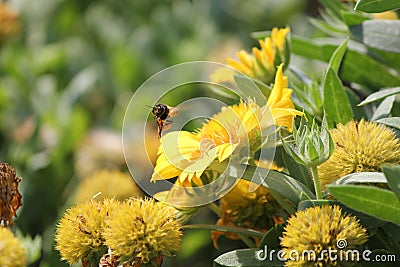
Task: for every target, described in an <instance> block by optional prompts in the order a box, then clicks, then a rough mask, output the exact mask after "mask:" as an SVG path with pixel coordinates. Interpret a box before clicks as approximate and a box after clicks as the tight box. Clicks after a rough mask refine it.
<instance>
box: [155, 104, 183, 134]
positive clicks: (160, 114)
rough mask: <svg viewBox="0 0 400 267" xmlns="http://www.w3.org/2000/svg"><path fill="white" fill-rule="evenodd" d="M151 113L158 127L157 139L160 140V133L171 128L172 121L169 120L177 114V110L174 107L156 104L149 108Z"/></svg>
mask: <svg viewBox="0 0 400 267" xmlns="http://www.w3.org/2000/svg"><path fill="white" fill-rule="evenodd" d="M151 108H152V109H151V113H153V116H154V118H155V119H156V121H157V126H158V138H159V139H160V138H161V132H162V131H163V130H167V129H168V128H169V127H171V123H172V121H170V120H168V119H169V118H171V117H173V116H175V115H176V114H177V110H176V108H174V107H170V106H167V105H165V104H157V105H155V106H153V107H151Z"/></svg>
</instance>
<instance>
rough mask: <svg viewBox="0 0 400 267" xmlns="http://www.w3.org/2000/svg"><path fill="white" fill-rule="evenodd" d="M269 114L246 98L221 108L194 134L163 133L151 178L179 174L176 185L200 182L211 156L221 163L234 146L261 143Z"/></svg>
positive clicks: (237, 147)
mask: <svg viewBox="0 0 400 267" xmlns="http://www.w3.org/2000/svg"><path fill="white" fill-rule="evenodd" d="M269 114H270V113H269V108H268V106H264V107H262V108H261V107H259V106H258V105H257V104H256V103H255V102H254V101H252V100H249V101H248V103H245V102H240V103H239V104H237V105H233V106H228V107H223V108H222V110H221V112H219V113H217V114H216V115H214V116H213V117H212V118H211V119H210V120H208V121H207V122H206V123H205V124H204V125H203V126H202V128H201V129H199V130H198V132H197V133H190V132H187V131H180V132H171V133H168V134H166V135H165V136H163V137H162V138H161V145H160V147H159V151H158V155H159V157H158V159H157V163H156V166H155V169H154V173H153V176H152V181H156V180H162V179H169V178H173V177H176V176H178V180H177V183H178V184H179V185H185V186H191V184H192V182H194V183H195V184H198V185H199V184H202V183H201V180H200V176H201V174H202V173H203V172H204V170H205V169H206V168H207V167H208V166H209V165H210V164H211V163H212V162H213V161H214V159H218V161H219V162H222V161H224V160H225V159H227V158H229V157H230V156H231V155H232V154H233V153H234V151H235V150H236V149H240V148H242V147H244V146H247V145H249V146H250V149H251V148H254V149H256V148H258V146H260V145H261V135H262V134H261V131H263V130H265V129H266V128H267V127H268V126H272V125H273V121H272V118H271V116H270V115H269ZM253 152H254V151H253Z"/></svg>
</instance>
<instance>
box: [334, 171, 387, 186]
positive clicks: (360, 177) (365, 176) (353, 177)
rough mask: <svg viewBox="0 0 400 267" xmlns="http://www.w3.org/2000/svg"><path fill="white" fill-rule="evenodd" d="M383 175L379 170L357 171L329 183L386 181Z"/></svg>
mask: <svg viewBox="0 0 400 267" xmlns="http://www.w3.org/2000/svg"><path fill="white" fill-rule="evenodd" d="M386 182H387V181H386V178H385V175H383V173H381V172H357V173H351V174H348V175H346V176H343V177H342V178H340V179H338V180H336V181H334V182H333V183H331V185H344V184H355V183H361V184H368V183H386Z"/></svg>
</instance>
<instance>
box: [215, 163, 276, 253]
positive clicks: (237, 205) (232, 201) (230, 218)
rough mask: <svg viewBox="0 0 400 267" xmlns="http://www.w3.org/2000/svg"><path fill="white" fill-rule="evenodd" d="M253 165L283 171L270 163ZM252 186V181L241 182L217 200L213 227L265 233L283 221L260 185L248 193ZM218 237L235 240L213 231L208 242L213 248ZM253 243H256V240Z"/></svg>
mask: <svg viewBox="0 0 400 267" xmlns="http://www.w3.org/2000/svg"><path fill="white" fill-rule="evenodd" d="M256 163H257V166H259V167H263V168H270V169H271V170H277V171H282V170H283V168H281V167H278V166H277V165H276V164H275V163H274V162H269V161H266V160H262V161H260V162H258V161H257V162H256ZM252 185H253V186H256V185H254V184H253V183H252V182H249V181H246V180H242V179H241V180H239V182H238V183H237V184H236V185H235V186H234V187H233V188H232V190H231V191H229V193H228V194H226V195H225V196H224V197H222V198H221V199H220V206H221V212H222V215H221V218H220V219H218V221H217V225H223V226H230V227H243V228H251V229H256V230H258V231H262V232H266V231H267V230H268V229H269V228H270V227H272V226H273V225H275V224H279V223H281V222H283V219H282V217H281V215H282V209H281V207H280V206H279V204H278V203H277V202H276V200H275V199H274V197H273V196H272V195H271V193H270V192H269V190H268V189H267V188H266V187H264V186H257V189H256V190H255V191H253V192H250V191H249V188H251V187H252ZM221 235H225V236H226V237H228V238H230V239H234V240H237V239H239V237H238V236H237V235H236V234H232V233H225V232H218V231H213V232H212V239H213V243H214V246H215V247H216V248H218V244H217V241H218V238H219V237H220V236H221ZM255 241H256V242H258V239H256V240H255Z"/></svg>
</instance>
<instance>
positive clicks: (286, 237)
mask: <svg viewBox="0 0 400 267" xmlns="http://www.w3.org/2000/svg"><path fill="white" fill-rule="evenodd" d="M366 241H367V234H366V230H365V229H364V228H363V227H362V226H361V225H360V223H359V222H358V220H357V218H356V217H354V216H351V215H346V214H344V213H342V210H341V209H340V207H339V206H337V205H335V206H333V207H332V206H328V205H326V206H322V207H312V208H308V209H306V210H304V211H299V212H297V213H296V214H295V215H293V216H292V217H290V218H289V219H288V221H287V225H286V227H285V229H284V232H283V237H282V239H281V246H282V247H283V250H284V251H285V254H284V257H285V258H286V259H290V257H291V258H296V257H297V255H298V256H299V257H298V260H288V261H287V262H286V263H285V266H341V264H340V261H339V260H338V261H336V260H334V259H332V258H331V259H330V258H329V257H327V256H328V255H327V254H328V253H327V252H328V251H329V250H331V251H332V250H336V251H337V252H338V254H335V255H337V256H338V259H339V256H340V252H341V251H342V252H343V254H344V255H345V252H346V251H348V250H354V249H355V248H356V247H357V246H359V245H362V244H364V243H365V242H366ZM303 251H314V252H315V258H314V257H313V253H312V252H310V253H303ZM302 253H303V254H302ZM324 254H325V256H326V257H323V256H324ZM308 256H310V260H311V262H309V261H308V259H309V258H308ZM321 258H323V260H321ZM348 260H352V259H351V258H350V259H348ZM354 260H357V259H354ZM358 260H360V258H359V259H358ZM347 263H348V262H347ZM346 266H347V265H346Z"/></svg>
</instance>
